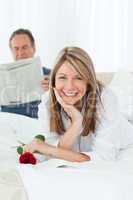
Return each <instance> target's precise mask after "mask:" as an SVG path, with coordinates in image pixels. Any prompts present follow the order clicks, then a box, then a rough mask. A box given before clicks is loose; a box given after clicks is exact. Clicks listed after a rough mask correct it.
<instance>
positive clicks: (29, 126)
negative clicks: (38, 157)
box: [0, 112, 43, 143]
mask: <svg viewBox="0 0 133 200" xmlns="http://www.w3.org/2000/svg"><path fill="white" fill-rule="evenodd" d="M1 124H4V126H3V125H1ZM3 127H4V128H5V127H8V129H9V130H10V131H6V132H7V133H8V134H9V133H10V132H12V133H13V135H14V137H15V138H16V140H20V141H22V142H24V143H28V142H30V141H31V140H32V139H33V137H34V136H35V135H38V134H41V133H43V129H42V125H41V124H40V122H39V120H37V119H32V118H30V117H26V116H23V115H18V114H13V113H6V112H0V132H1V135H3V134H4V131H2V129H3ZM7 137H8V136H7Z"/></svg>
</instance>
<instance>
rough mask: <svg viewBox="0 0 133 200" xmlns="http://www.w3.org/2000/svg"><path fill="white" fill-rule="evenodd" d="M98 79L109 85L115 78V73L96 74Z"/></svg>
mask: <svg viewBox="0 0 133 200" xmlns="http://www.w3.org/2000/svg"><path fill="white" fill-rule="evenodd" d="M96 76H97V79H98V80H100V81H102V82H103V83H104V84H105V85H108V84H109V83H110V82H111V80H112V78H113V76H114V72H98V73H96Z"/></svg>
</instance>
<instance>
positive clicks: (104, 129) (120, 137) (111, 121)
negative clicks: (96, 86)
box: [86, 90, 133, 160]
mask: <svg viewBox="0 0 133 200" xmlns="http://www.w3.org/2000/svg"><path fill="white" fill-rule="evenodd" d="M102 102H103V106H104V111H103V112H101V111H100V110H99V112H100V113H101V114H100V113H99V114H100V119H101V121H100V124H99V125H98V127H97V131H96V133H95V134H94V137H93V144H92V151H91V152H86V154H88V155H89V156H90V157H91V160H116V158H117V156H118V155H119V152H120V149H124V148H127V147H128V146H129V145H133V126H132V125H131V124H130V123H129V122H128V121H127V120H126V119H125V118H124V117H122V116H121V114H120V112H119V106H118V102H117V99H116V97H115V96H114V94H113V93H112V91H110V90H105V91H104V92H103V94H102Z"/></svg>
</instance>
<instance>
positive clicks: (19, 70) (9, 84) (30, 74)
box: [0, 57, 43, 105]
mask: <svg viewBox="0 0 133 200" xmlns="http://www.w3.org/2000/svg"><path fill="white" fill-rule="evenodd" d="M42 79H43V73H42V68H41V62H40V58H39V57H35V58H28V59H23V60H19V61H15V62H12V63H7V64H1V65H0V105H16V104H21V103H28V102H31V101H36V100H40V99H41V95H42V93H43V89H42V87H41V80H42Z"/></svg>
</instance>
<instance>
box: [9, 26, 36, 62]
mask: <svg viewBox="0 0 133 200" xmlns="http://www.w3.org/2000/svg"><path fill="white" fill-rule="evenodd" d="M9 46H10V49H11V52H12V54H13V57H14V60H20V59H25V58H32V57H33V56H34V53H35V40H34V37H33V35H32V33H31V32H30V31H29V30H27V29H18V30H16V31H14V32H13V33H12V35H11V37H10V39H9Z"/></svg>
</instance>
